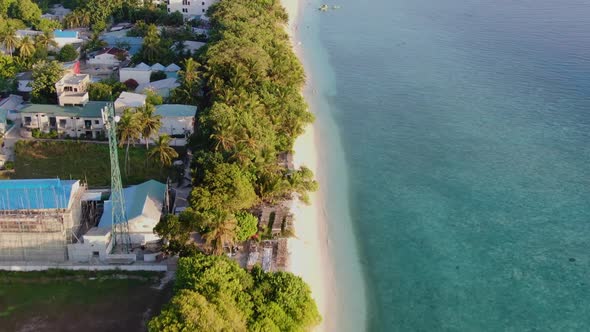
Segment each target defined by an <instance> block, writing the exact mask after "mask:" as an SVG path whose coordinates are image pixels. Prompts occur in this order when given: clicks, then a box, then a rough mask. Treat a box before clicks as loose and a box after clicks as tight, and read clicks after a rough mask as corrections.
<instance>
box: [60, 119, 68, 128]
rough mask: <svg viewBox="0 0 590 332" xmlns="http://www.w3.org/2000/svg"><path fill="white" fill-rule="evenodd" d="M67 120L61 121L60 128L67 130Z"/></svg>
mask: <svg viewBox="0 0 590 332" xmlns="http://www.w3.org/2000/svg"><path fill="white" fill-rule="evenodd" d="M66 123H67V122H66V119H60V120H59V127H60V128H65V127H66Z"/></svg>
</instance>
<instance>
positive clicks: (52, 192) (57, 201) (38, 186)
mask: <svg viewBox="0 0 590 332" xmlns="http://www.w3.org/2000/svg"><path fill="white" fill-rule="evenodd" d="M76 182H78V180H60V179H34V180H2V181H0V210H2V211H8V210H25V209H29V210H30V209H32V210H41V209H56V208H58V209H67V208H68V205H69V203H70V196H71V193H72V186H73V185H74V184H75V183H76Z"/></svg>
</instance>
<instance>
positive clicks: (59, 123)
mask: <svg viewBox="0 0 590 332" xmlns="http://www.w3.org/2000/svg"><path fill="white" fill-rule="evenodd" d="M106 105H107V102H102V101H90V102H88V103H86V104H85V105H84V106H82V107H80V106H67V107H61V106H57V105H42V104H32V105H29V106H26V107H25V108H23V109H22V110H20V112H19V114H20V117H21V121H22V128H21V136H23V137H30V136H31V131H32V130H33V129H39V130H40V131H42V132H44V133H49V132H51V131H56V132H57V133H58V135H60V136H69V137H76V138H87V139H98V138H101V137H105V136H106V135H105V129H104V122H103V119H102V110H103V109H104V108H105V106H106Z"/></svg>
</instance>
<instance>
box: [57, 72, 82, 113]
mask: <svg viewBox="0 0 590 332" xmlns="http://www.w3.org/2000/svg"><path fill="white" fill-rule="evenodd" d="M88 84H90V75H88V74H70V73H68V74H66V75H64V77H62V78H61V79H60V80H59V81H57V83H55V92H56V93H57V100H58V103H59V105H60V106H66V105H70V106H76V105H77V106H82V105H84V104H86V103H87V102H88V101H89V95H88Z"/></svg>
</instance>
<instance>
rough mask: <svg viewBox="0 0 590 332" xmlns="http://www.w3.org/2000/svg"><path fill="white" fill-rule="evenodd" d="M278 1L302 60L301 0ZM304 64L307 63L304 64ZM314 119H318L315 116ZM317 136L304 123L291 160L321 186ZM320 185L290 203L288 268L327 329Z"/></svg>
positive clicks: (330, 317) (327, 268)
mask: <svg viewBox="0 0 590 332" xmlns="http://www.w3.org/2000/svg"><path fill="white" fill-rule="evenodd" d="M281 4H282V5H283V7H284V8H285V10H286V11H287V13H288V15H289V23H288V26H287V27H286V32H287V34H288V35H289V38H290V40H291V46H292V48H293V51H294V52H295V54H296V56H297V58H298V59H299V61H300V62H301V63H302V65H304V64H305V62H304V58H303V54H302V51H301V49H300V48H299V47H298V45H297V43H296V40H295V39H296V34H297V21H298V18H299V15H300V14H301V10H302V8H301V4H300V0H281ZM304 67H306V66H305V65H304ZM310 77H311V75H310V73H309V72H308V71H307V70H306V82H305V87H304V89H303V90H302V92H301V93H302V95H303V97H304V98H305V100H306V101H307V102H308V106H309V108H310V109H309V111H310V112H311V113H314V112H313V109H311V105H310V104H309V98H308V96H307V95H306V94H305V93H303V91H304V90H306V88H307V87H308V86H309V85H310V82H311V79H310ZM316 121H317V120H316ZM317 143H318V140H317V127H316V125H315V124H314V123H312V124H309V125H307V127H306V128H305V133H304V134H303V135H301V136H299V137H298V138H297V139H296V141H295V144H294V146H293V151H294V155H293V163H294V166H295V167H296V168H299V167H300V166H306V167H308V168H309V169H310V170H311V171H312V172H313V173H314V176H315V179H316V181H318V183H319V185H320V187H321V186H322V185H324V184H325V183H326V181H324V178H323V177H322V176H321V173H320V170H319V163H318V156H319V151H318V149H317V147H318V146H319V145H318V144H317ZM322 192H323V191H322V190H321V189H320V190H318V191H317V192H313V193H309V199H310V204H309V205H306V204H305V203H303V202H301V201H299V200H297V201H295V202H294V203H293V205H292V206H291V212H292V213H293V216H294V224H295V238H291V239H289V242H288V250H289V266H288V270H289V271H290V272H292V273H294V274H295V275H297V276H300V277H301V278H303V280H304V281H305V282H306V283H307V284H308V285H309V287H310V289H311V292H312V297H313V298H314V300H315V301H316V304H317V307H318V310H319V312H320V315H321V316H322V322H321V324H320V325H318V326H317V327H315V329H314V331H330V330H332V329H331V328H330V327H333V326H334V325H333V323H332V322H333V321H334V320H335V319H336V317H335V313H334V312H330V310H329V308H335V306H334V305H333V304H334V303H333V301H334V300H335V298H334V296H331V295H330V294H329V293H330V291H329V290H330V289H331V287H330V284H332V285H333V283H330V282H329V280H330V279H333V278H330V277H329V276H330V275H333V273H332V272H333V269H332V266H331V261H330V259H329V252H328V236H327V221H326V220H325V218H324V216H325V213H322V211H323V210H325V199H324V197H322V195H321V193H322Z"/></svg>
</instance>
